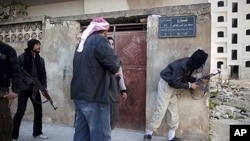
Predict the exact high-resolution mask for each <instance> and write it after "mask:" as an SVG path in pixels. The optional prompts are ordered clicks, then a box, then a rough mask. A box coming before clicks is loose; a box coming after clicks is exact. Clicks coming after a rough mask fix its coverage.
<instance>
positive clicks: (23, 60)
mask: <svg viewBox="0 0 250 141" xmlns="http://www.w3.org/2000/svg"><path fill="white" fill-rule="evenodd" d="M32 59H33V56H32V54H31V51H30V50H29V49H25V52H24V53H22V54H21V55H19V56H18V63H19V66H20V68H22V69H24V70H25V71H26V72H27V73H28V74H30V75H31V71H32V70H31V68H33V66H32ZM34 60H35V64H36V71H37V75H38V76H37V78H38V80H39V81H40V83H41V84H42V86H43V87H44V88H47V77H46V68H45V62H44V59H43V58H42V57H41V56H40V55H39V54H37V55H36V57H35V58H34ZM31 76H32V75H31ZM32 77H34V76H32Z"/></svg>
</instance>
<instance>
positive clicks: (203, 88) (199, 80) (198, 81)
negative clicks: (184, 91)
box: [191, 70, 221, 94]
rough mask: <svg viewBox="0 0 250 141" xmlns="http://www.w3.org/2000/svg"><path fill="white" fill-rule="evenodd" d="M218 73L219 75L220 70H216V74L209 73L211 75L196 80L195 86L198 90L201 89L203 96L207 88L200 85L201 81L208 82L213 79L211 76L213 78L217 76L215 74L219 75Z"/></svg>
mask: <svg viewBox="0 0 250 141" xmlns="http://www.w3.org/2000/svg"><path fill="white" fill-rule="evenodd" d="M219 73H221V71H220V70H218V71H217V73H211V74H208V75H204V76H202V77H200V78H198V79H197V80H196V85H198V86H199V89H201V90H202V91H203V92H204V94H205V93H206V92H208V88H207V87H205V86H203V85H202V80H203V79H207V80H210V78H211V77H213V76H215V75H217V74H219ZM191 93H193V89H191Z"/></svg>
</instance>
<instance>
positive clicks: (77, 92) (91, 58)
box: [71, 18, 120, 141]
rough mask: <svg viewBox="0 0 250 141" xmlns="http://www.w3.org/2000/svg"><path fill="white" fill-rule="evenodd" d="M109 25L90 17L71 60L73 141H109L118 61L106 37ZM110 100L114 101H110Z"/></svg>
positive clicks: (117, 97) (103, 20)
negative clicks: (74, 118)
mask: <svg viewBox="0 0 250 141" xmlns="http://www.w3.org/2000/svg"><path fill="white" fill-rule="evenodd" d="M108 29H109V23H108V22H107V21H106V20H105V19H103V18H94V19H93V20H92V21H91V23H90V24H89V26H88V27H87V28H86V29H85V30H84V31H83V33H82V36H81V42H80V44H79V46H78V48H77V49H76V52H75V54H74V60H73V78H72V81H71V99H73V102H74V105H75V111H76V121H75V134H74V139H73V141H110V140H111V128H110V103H111V99H112V100H115V101H117V100H118V99H119V96H118V95H117V93H118V91H117V83H116V80H115V74H116V73H117V72H118V71H119V68H120V60H119V59H118V57H117V55H116V53H115V52H114V50H113V49H112V48H111V47H110V43H109V41H108V40H107V38H106V35H107V32H108ZM113 98H114V99H113Z"/></svg>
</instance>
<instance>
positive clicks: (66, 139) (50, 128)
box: [18, 120, 167, 141]
mask: <svg viewBox="0 0 250 141" xmlns="http://www.w3.org/2000/svg"><path fill="white" fill-rule="evenodd" d="M32 129H33V122H31V121H25V120H23V121H22V123H21V128H20V133H19V134H20V135H19V138H18V141H72V140H73V134H74V128H73V127H69V126H64V125H56V124H53V125H52V124H43V132H44V134H45V135H47V136H48V137H49V138H48V139H39V138H33V136H32ZM143 135H144V132H143V131H136V130H126V129H115V130H114V131H112V141H144V139H143ZM166 140H167V139H166V138H164V137H156V136H154V137H153V139H152V140H151V141H166Z"/></svg>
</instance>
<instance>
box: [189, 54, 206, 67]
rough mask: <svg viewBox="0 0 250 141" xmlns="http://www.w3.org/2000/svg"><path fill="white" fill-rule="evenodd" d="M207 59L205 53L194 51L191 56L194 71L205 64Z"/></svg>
mask: <svg viewBox="0 0 250 141" xmlns="http://www.w3.org/2000/svg"><path fill="white" fill-rule="evenodd" d="M207 57H208V54H207V53H206V52H205V51H203V50H201V49H198V50H197V51H195V52H194V53H193V54H192V56H191V59H192V62H193V64H194V70H195V69H198V68H200V67H201V66H202V65H203V64H205V62H206V60H207Z"/></svg>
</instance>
